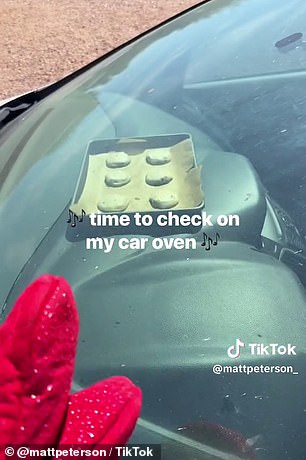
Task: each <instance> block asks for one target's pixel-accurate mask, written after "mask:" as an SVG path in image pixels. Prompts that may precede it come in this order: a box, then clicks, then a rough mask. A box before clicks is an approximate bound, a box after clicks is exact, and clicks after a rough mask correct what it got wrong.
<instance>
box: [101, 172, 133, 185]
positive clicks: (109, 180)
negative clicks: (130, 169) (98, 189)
mask: <svg viewBox="0 0 306 460" xmlns="http://www.w3.org/2000/svg"><path fill="white" fill-rule="evenodd" d="M130 181H131V176H130V175H129V174H127V173H126V172H124V171H112V172H110V173H109V174H106V176H105V184H106V185H108V187H122V186H123V185H126V184H128V183H129V182H130Z"/></svg>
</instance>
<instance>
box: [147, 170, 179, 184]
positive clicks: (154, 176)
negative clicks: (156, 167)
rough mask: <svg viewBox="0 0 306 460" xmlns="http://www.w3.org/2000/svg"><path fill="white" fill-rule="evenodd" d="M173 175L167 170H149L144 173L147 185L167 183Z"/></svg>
mask: <svg viewBox="0 0 306 460" xmlns="http://www.w3.org/2000/svg"><path fill="white" fill-rule="evenodd" d="M172 179H173V177H172V176H171V174H169V173H167V172H150V173H149V174H147V175H146V183H147V184H148V185H153V186H155V187H156V186H159V185H165V184H169V182H171V181H172Z"/></svg>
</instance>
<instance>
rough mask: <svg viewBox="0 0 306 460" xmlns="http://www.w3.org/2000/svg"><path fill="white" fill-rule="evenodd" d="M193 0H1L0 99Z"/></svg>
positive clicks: (64, 70)
mask: <svg viewBox="0 0 306 460" xmlns="http://www.w3.org/2000/svg"><path fill="white" fill-rule="evenodd" d="M197 3H198V1H195V0H133V1H132V0H1V2H0V24H1V41H2V44H1V47H0V56H1V78H0V100H1V99H5V98H8V97H10V96H13V95H15V94H19V93H22V92H25V91H28V90H31V89H34V88H37V87H39V86H42V85H45V84H47V83H49V82H53V81H56V80H58V79H59V78H61V77H63V76H65V75H66V74H68V73H70V72H72V71H73V70H76V69H78V68H80V67H81V66H83V65H85V64H86V63H88V62H90V61H92V60H93V59H95V58H97V57H99V56H101V55H102V54H104V53H105V52H106V51H109V50H110V49H112V48H114V47H115V46H117V45H119V44H120V43H123V42H125V41H126V40H128V39H130V38H132V37H134V36H136V35H138V34H139V33H140V32H142V31H144V30H146V29H148V28H150V27H152V26H154V25H156V24H158V23H160V22H161V21H163V20H164V19H166V18H168V17H170V16H173V15H174V14H176V13H178V12H179V11H182V10H184V9H186V8H188V7H190V6H192V5H195V4H197Z"/></svg>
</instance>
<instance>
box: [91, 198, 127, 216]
mask: <svg viewBox="0 0 306 460" xmlns="http://www.w3.org/2000/svg"><path fill="white" fill-rule="evenodd" d="M128 205H129V200H128V199H127V198H126V197H125V196H122V195H110V196H106V197H105V198H103V200H101V201H99V203H98V209H99V210H100V211H102V212H121V211H125V209H126V208H127V207H128Z"/></svg>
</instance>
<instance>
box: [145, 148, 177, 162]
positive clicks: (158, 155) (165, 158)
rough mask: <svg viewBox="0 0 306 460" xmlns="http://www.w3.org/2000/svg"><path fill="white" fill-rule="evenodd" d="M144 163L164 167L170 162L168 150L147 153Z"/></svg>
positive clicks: (155, 150)
mask: <svg viewBox="0 0 306 460" xmlns="http://www.w3.org/2000/svg"><path fill="white" fill-rule="evenodd" d="M146 161H147V163H149V164H150V165H153V166H155V165H165V164H167V163H169V162H170V161H171V153H170V152H169V150H168V149H154V150H152V151H151V152H149V153H147V155H146Z"/></svg>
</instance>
